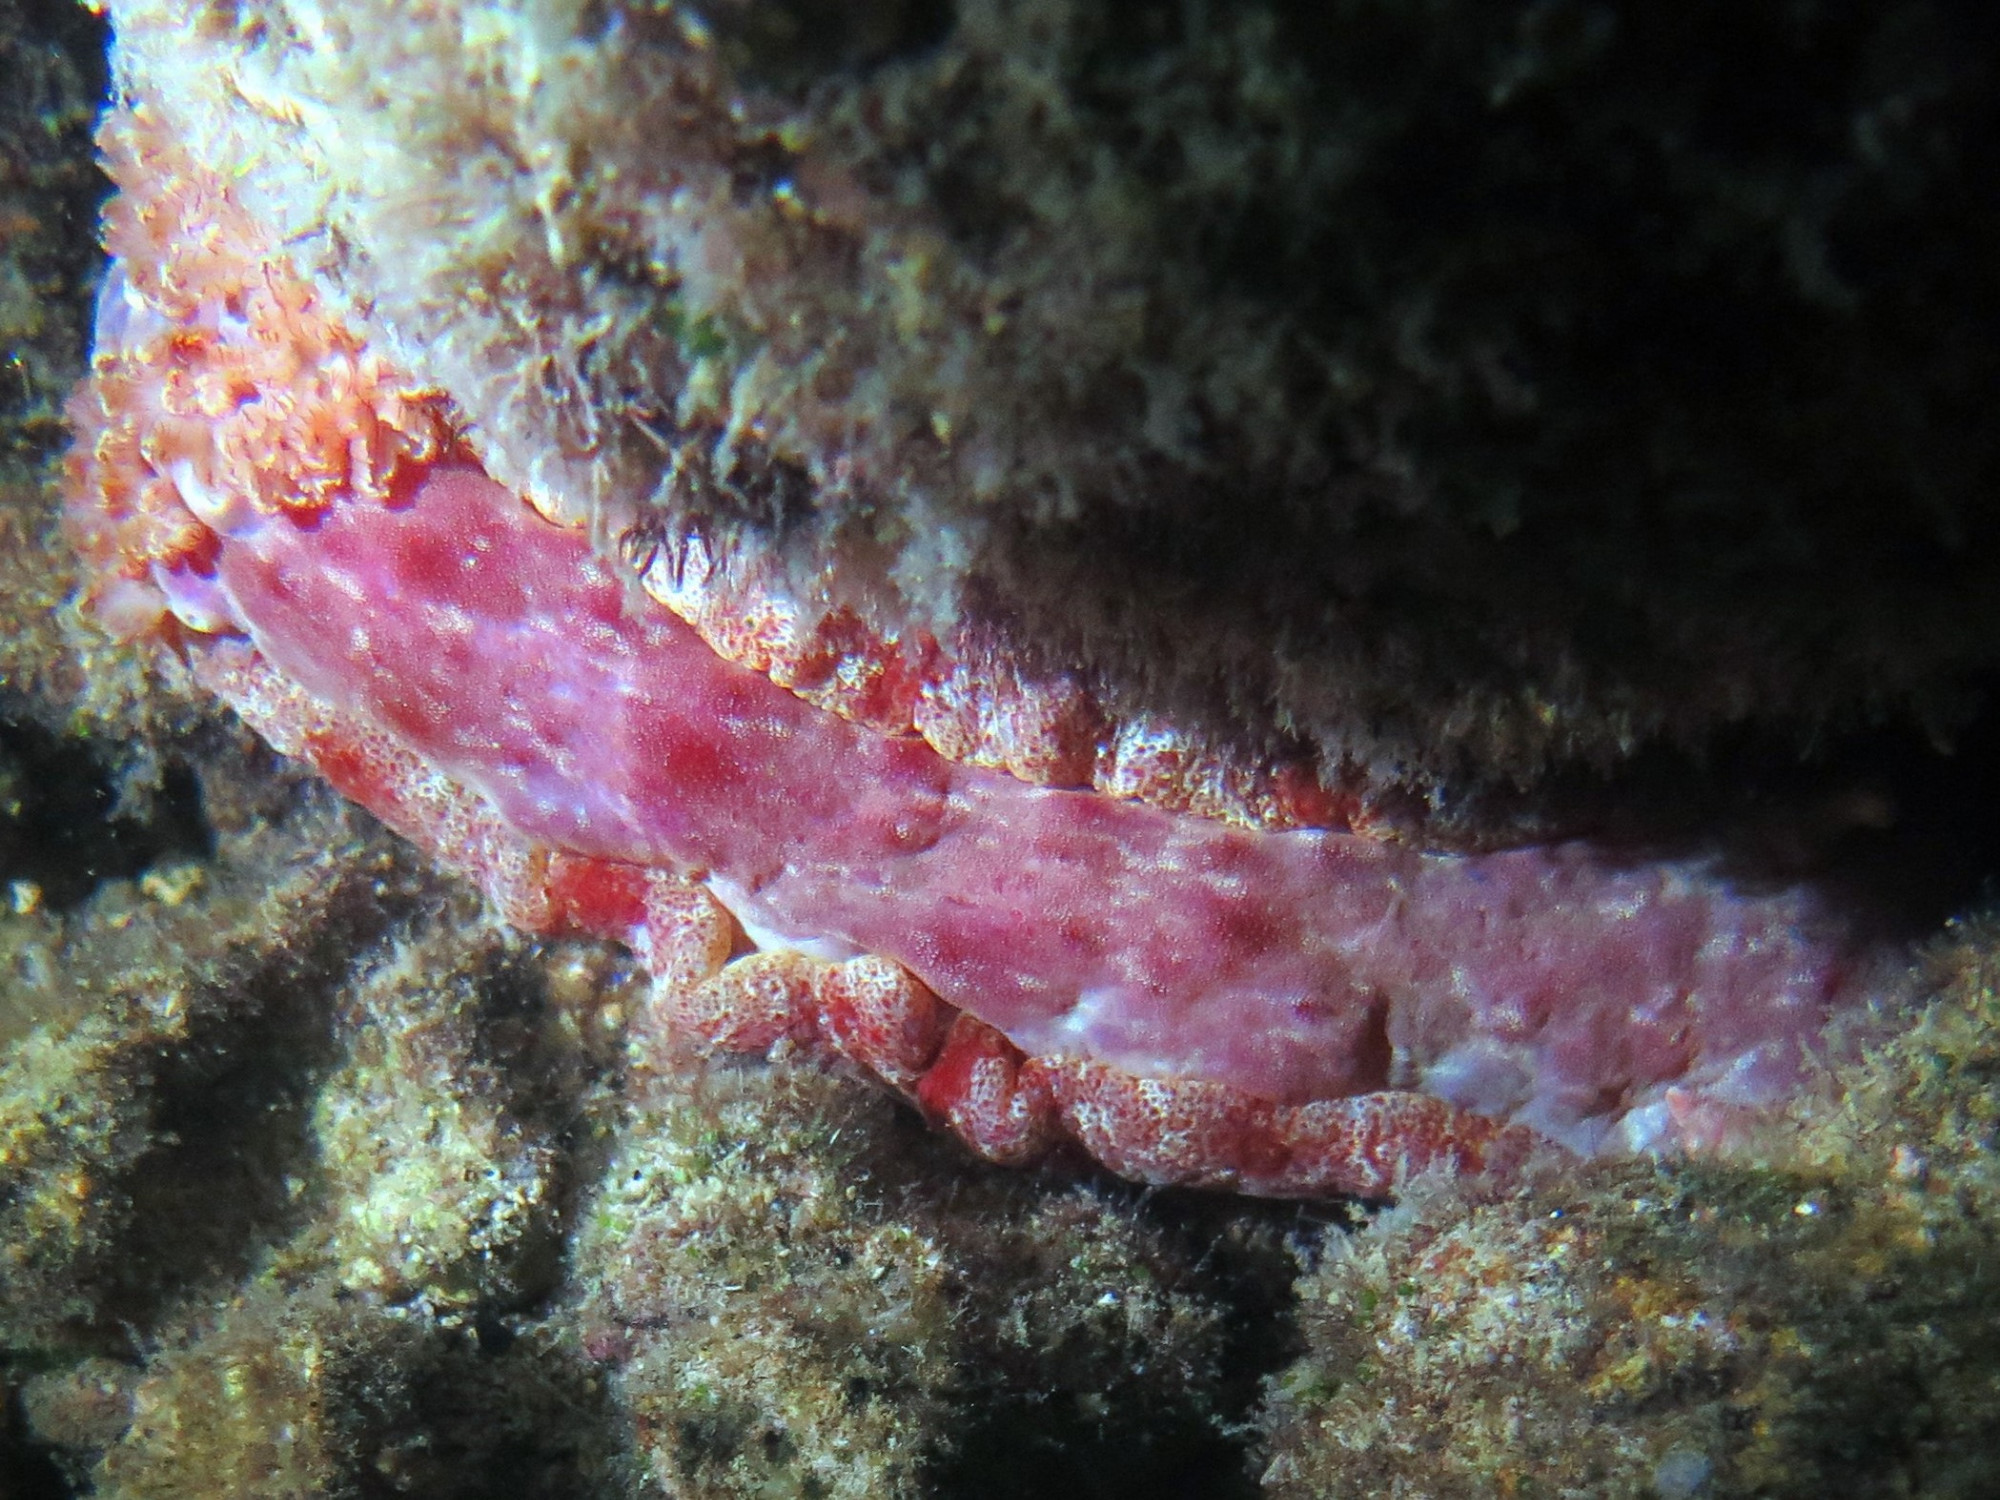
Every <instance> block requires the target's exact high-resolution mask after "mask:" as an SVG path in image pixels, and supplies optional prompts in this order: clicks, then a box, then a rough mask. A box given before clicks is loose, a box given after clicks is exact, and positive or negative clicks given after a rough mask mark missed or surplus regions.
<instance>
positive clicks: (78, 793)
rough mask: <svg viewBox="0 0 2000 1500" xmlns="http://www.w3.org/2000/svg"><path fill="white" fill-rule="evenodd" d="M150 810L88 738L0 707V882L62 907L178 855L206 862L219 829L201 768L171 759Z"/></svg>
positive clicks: (153, 797) (62, 908)
mask: <svg viewBox="0 0 2000 1500" xmlns="http://www.w3.org/2000/svg"><path fill="white" fill-rule="evenodd" d="M147 803H148V805H147V806H146V807H145V809H144V810H143V812H133V811H128V810H127V809H126V807H125V806H124V805H123V803H122V801H121V798H120V796H119V791H118V784H117V778H116V776H115V774H114V773H113V771H112V770H111V768H110V767H109V766H108V765H107V764H106V763H105V762H104V761H103V760H101V759H100V758H99V757H98V756H97V755H96V754H95V753H94V751H93V750H92V747H90V746H89V745H88V744H87V743H85V742H82V741H79V740H76V739H71V738H65V737H64V736H61V735H58V734H55V733H54V732H52V731H50V730H48V729H46V728H44V727H42V726H41V725H39V724H37V723H35V722H33V721H32V720H30V719H27V718H20V717H10V716H6V715H4V714H0V882H4V883H9V884H11V883H14V882H24V883H27V884H30V885H32V886H33V887H34V888H35V889H36V890H37V892H38V893H39V897H40V900H41V903H42V904H43V905H45V906H47V907H49V908H51V909H53V910H56V911H67V910H70V909H71V908H73V907H75V906H77V905H79V904H81V903H82V902H83V901H84V900H86V899H87V898H88V897H89V896H90V895H91V893H92V892H93V891H95V890H96V889H97V888H98V887H99V886H100V885H102V884H103V883H104V882H106V881H108V880H130V879H132V878H134V877H136V876H138V875H140V874H142V873H143V872H144V871H146V870H147V869H149V868H151V867H152V866H154V865H157V864H160V863H163V862H171V861H173V860H206V859H209V858H211V857H212V856H213V854H214V836H213V834H212V832H211V830H210V829H209V827H208V823H207V821H206V819H205V817H204V816H203V813H202V805H201V793H200V789H199V787H198V785H197V783H196V779H195V776H194V774H193V772H192V771H191V770H190V769H189V768H188V767H187V766H185V765H181V764H175V763H171V762H170V763H169V764H168V766H167V767H166V769H165V772H164V776H163V780H162V783H161V786H160V787H159V789H158V791H157V792H156V793H155V794H154V795H153V796H151V797H150V798H148V799H147Z"/></svg>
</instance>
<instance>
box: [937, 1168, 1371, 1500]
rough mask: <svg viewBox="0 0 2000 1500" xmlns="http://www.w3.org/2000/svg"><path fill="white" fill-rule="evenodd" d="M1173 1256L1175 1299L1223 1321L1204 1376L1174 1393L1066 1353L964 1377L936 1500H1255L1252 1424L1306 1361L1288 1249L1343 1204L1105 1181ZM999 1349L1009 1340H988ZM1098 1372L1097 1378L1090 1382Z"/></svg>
mask: <svg viewBox="0 0 2000 1500" xmlns="http://www.w3.org/2000/svg"><path fill="white" fill-rule="evenodd" d="M1100 1191H1102V1192H1104V1193H1107V1194H1111V1195H1116V1196H1120V1197H1125V1198H1129V1199H1130V1200H1132V1204H1133V1207H1134V1208H1135V1209H1136V1211H1137V1212H1138V1213H1139V1215H1140V1216H1141V1217H1142V1218H1143V1219H1144V1220H1146V1221H1147V1222H1149V1223H1150V1224H1151V1225H1152V1226H1153V1227H1154V1228H1156V1229H1158V1230H1160V1231H1162V1232H1163V1233H1165V1234H1166V1235H1168V1236H1170V1237H1171V1238H1172V1239H1173V1240H1174V1241H1175V1242H1176V1244H1177V1246H1178V1253H1179V1257H1181V1258H1182V1262H1181V1263H1182V1264H1184V1265H1185V1266H1186V1267H1187V1270H1186V1273H1185V1280H1184V1281H1183V1283H1182V1284H1180V1285H1178V1286H1176V1287H1175V1289H1174V1295H1175V1296H1176V1297H1178V1298H1186V1299H1191V1300H1194V1301H1199V1302H1203V1303H1207V1304H1209V1305H1210V1306H1212V1307H1214V1308H1215V1309H1216V1310H1218V1311H1219V1312H1220V1314H1221V1327H1222V1335H1221V1339H1220V1343H1219V1346H1218V1347H1217V1348H1216V1350H1215V1351H1214V1353H1215V1358H1214V1365H1213V1368H1212V1369H1210V1370H1209V1371H1208V1372H1206V1374H1205V1376H1204V1378H1202V1379H1200V1380H1198V1381H1192V1382H1190V1383H1188V1384H1187V1385H1185V1386H1183V1387H1179V1388H1176V1387H1174V1386H1173V1385H1172V1384H1171V1383H1169V1384H1168V1385H1167V1386H1165V1387H1163V1386H1161V1385H1160V1384H1158V1383H1156V1382H1155V1380H1154V1379H1153V1378H1151V1372H1149V1371H1148V1369H1147V1368H1146V1361H1145V1360H1144V1359H1143V1358H1141V1359H1138V1360H1135V1361H1134V1365H1133V1368H1132V1369H1131V1370H1130V1371H1129V1373H1127V1372H1123V1371H1118V1370H1112V1371H1108V1372H1107V1371H1105V1370H1104V1369H1102V1368H1101V1367H1099V1360H1100V1358H1101V1356H1093V1357H1091V1358H1086V1359H1082V1360H1081V1361H1079V1359H1078V1351H1077V1350H1076V1349H1074V1348H1071V1347H1068V1345H1067V1341H1064V1342H1062V1343H1059V1344H1058V1345H1056V1346H1054V1347H1046V1348H1042V1349H1038V1350H1036V1351H1033V1353H1032V1354H1031V1355H1029V1356H1027V1357H1026V1358H1025V1359H1024V1360H1023V1361H1022V1362H1019V1363H1016V1364H1013V1365H1007V1364H1005V1363H1003V1362H1000V1361H995V1362H994V1363H993V1364H992V1365H991V1366H989V1367H988V1368H986V1369H984V1370H982V1371H977V1372H973V1371H968V1372H967V1376H966V1381H967V1387H966V1389H965V1390H964V1391H963V1392H962V1404H961V1410H962V1411H963V1413H964V1416H963V1419H962V1420H961V1422H960V1424H959V1425H957V1426H955V1427H954V1429H953V1433H952V1446H951V1449H950V1451H949V1452H947V1453H944V1454H940V1455H939V1456H937V1457H936V1458H934V1459H933V1460H932V1462H931V1464H930V1466H929V1469H928V1473H927V1478H928V1480H929V1488H928V1489H927V1493H929V1494H930V1495H932V1496H934V1497H936V1500H1011V1497H1016V1496H1024V1495H1061V1496H1064V1497H1065V1500H1179V1497H1186V1500H1197V1497H1198V1500H1233V1497H1238V1496H1240V1497H1243V1500H1251V1497H1254V1496H1255V1495H1257V1494H1258V1493H1259V1485H1258V1482H1257V1474H1258V1469H1259V1468H1260V1464H1259V1461H1258V1451H1257V1447H1256V1437H1255V1423H1256V1417H1257V1412H1258V1409H1259V1406H1260V1404H1261V1401H1262V1398H1263V1391H1264V1382H1265V1380H1266V1379H1267V1377H1269V1376H1271V1375H1273V1374H1275V1373H1276V1372H1277V1371H1279V1370H1281V1369H1283V1368H1284V1367H1285V1366H1286V1365H1287V1364H1289V1363H1291V1362H1292V1361H1293V1360H1294V1359H1296V1358H1298V1356H1299V1355H1300V1354H1301V1353H1302V1352H1303V1351H1304V1343H1303V1341H1302V1339H1301V1338H1300V1336H1299V1333H1298V1330H1297V1328H1296V1326H1295V1323H1294V1319H1293V1305H1292V1304H1293V1298H1294V1293H1293V1278H1294V1276H1295V1275H1296V1273H1297V1266H1296V1264H1295V1262H1294V1260H1293V1258H1292V1253H1291V1251H1290V1250H1289V1249H1288V1248H1287V1239H1288V1237H1289V1238H1292V1239H1301V1238H1302V1239H1304V1240H1308V1241H1316V1240H1317V1238H1318V1237H1319V1235H1320V1234H1322V1233H1324V1232H1328V1229H1329V1227H1330V1226H1332V1225H1334V1224H1336V1223H1345V1222H1347V1220H1348V1216H1349V1214H1350V1213H1351V1210H1350V1209H1348V1208H1346V1207H1344V1206H1342V1205H1316V1206H1310V1205H1309V1206H1306V1207H1303V1208H1302V1207H1301V1206H1300V1205H1296V1204H1289V1203H1259V1202H1244V1201H1241V1200H1236V1199H1230V1198H1224V1197H1220V1196H1217V1195H1211V1194H1203V1193H1186V1192H1149V1191H1147V1190H1145V1189H1141V1188H1138V1187H1135V1186H1133V1185H1131V1184H1129V1183H1121V1182H1116V1181H1114V1180H1110V1179H1105V1180H1104V1181H1103V1184H1102V1186H1101V1188H1100ZM994 1347H996V1348H1005V1347H1006V1344H1005V1341H1004V1340H1003V1341H996V1343H995V1346H994ZM1093 1369H1095V1370H1096V1373H1097V1375H1098V1377H1099V1378H1098V1379H1097V1380H1095V1381H1088V1382H1087V1381H1086V1380H1085V1379H1082V1378H1080V1377H1086V1376H1087V1375H1088V1373H1089V1372H1091V1371H1092V1370H1093Z"/></svg>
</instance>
